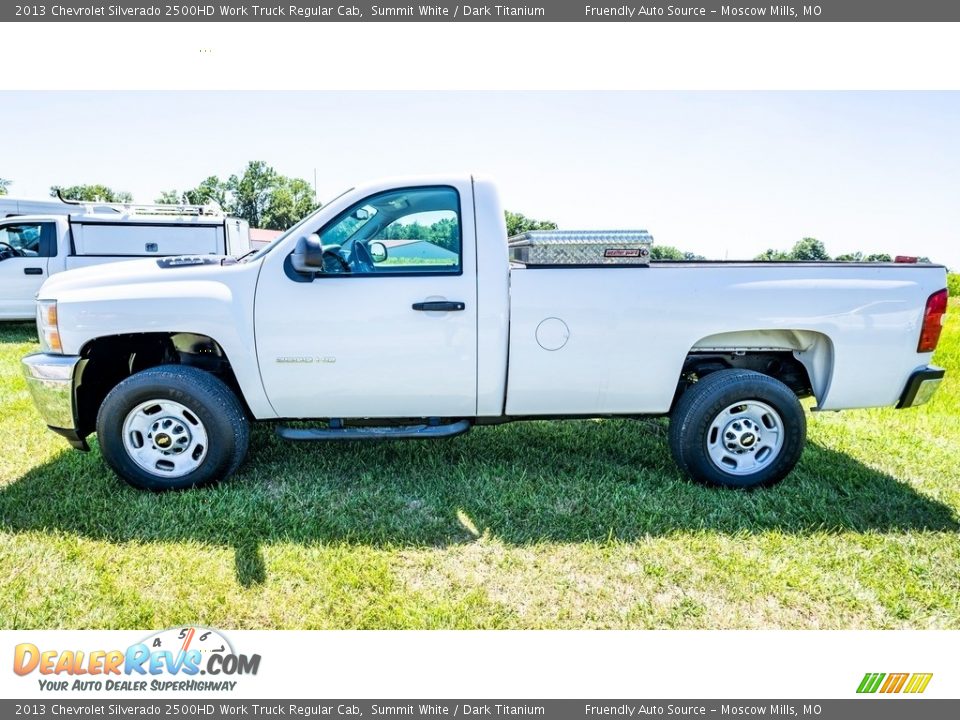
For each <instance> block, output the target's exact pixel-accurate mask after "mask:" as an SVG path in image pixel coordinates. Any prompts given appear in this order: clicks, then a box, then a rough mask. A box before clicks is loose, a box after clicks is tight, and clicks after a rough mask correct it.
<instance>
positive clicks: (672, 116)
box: [0, 91, 960, 269]
mask: <svg viewBox="0 0 960 720" xmlns="http://www.w3.org/2000/svg"><path fill="white" fill-rule="evenodd" d="M0 102H2V103H3V108H4V110H3V112H0V144H2V151H0V177H2V178H6V179H8V180H11V181H12V182H13V184H12V185H11V186H10V188H9V193H10V195H11V196H17V197H44V196H46V195H47V192H48V189H49V187H50V186H51V185H54V184H60V185H72V184H77V183H102V184H105V185H108V186H110V187H113V188H114V189H119V190H128V191H130V192H132V193H133V195H134V197H135V199H136V200H137V201H139V202H151V201H153V200H154V199H155V198H156V197H157V196H158V195H159V194H160V192H161V191H162V190H168V189H179V190H183V189H186V188H189V187H193V186H195V185H196V184H198V183H199V182H200V181H201V180H202V179H203V178H205V177H207V176H208V175H213V174H216V175H220V176H221V177H226V176H229V175H230V174H232V173H239V172H241V171H242V169H243V167H244V166H245V164H246V163H247V161H248V160H265V161H267V162H268V163H269V164H270V165H272V166H273V167H274V168H275V169H276V170H277V171H278V172H281V173H283V174H284V175H289V176H295V177H302V178H304V179H306V180H308V181H310V182H311V183H312V182H313V180H314V173H315V172H316V186H317V194H318V196H319V199H320V200H325V199H329V198H332V197H334V196H336V195H338V194H339V193H340V192H341V191H342V190H344V189H346V188H347V187H350V186H353V185H355V184H358V183H362V182H365V181H367V180H373V179H376V178H378V177H383V176H394V175H410V174H414V175H415V174H437V173H440V174H443V173H460V172H468V173H474V174H482V175H485V176H488V177H491V178H493V179H494V180H496V181H497V183H498V186H499V188H500V192H501V197H502V200H503V204H504V207H506V208H507V209H509V210H513V211H515V212H522V213H524V214H526V215H529V216H533V217H537V218H545V219H550V220H553V221H555V222H557V223H558V224H559V225H560V227H561V228H565V229H620V228H624V229H627V228H634V229H636V228H644V229H647V230H649V231H650V232H651V233H652V234H653V236H654V240H655V242H656V243H659V244H663V245H673V246H676V247H679V248H681V249H682V250H689V251H692V252H696V253H699V254H702V255H704V256H706V257H708V258H712V259H744V258H752V257H754V256H755V255H756V254H758V253H760V252H762V251H763V250H764V249H766V248H779V249H787V248H789V247H790V246H792V245H793V244H794V243H795V242H796V241H797V240H799V239H800V238H803V237H816V238H818V239H820V240H821V241H823V242H824V244H825V245H826V247H827V250H828V252H830V253H831V254H832V255H837V254H840V253H846V252H853V251H856V250H860V251H863V252H865V253H871V252H887V253H890V254H891V255H896V254H902V255H926V256H928V257H930V258H931V259H932V260H934V261H935V262H941V263H944V264H946V265H948V266H950V267H951V268H953V269H960V92H939V93H937V92H913V91H910V92H719V91H713V92H559V93H541V92H536V93H532V92H496V93H489V92H431V93H412V92H369V91H363V92H355V93H335V92H297V93H270V92H153V91H151V92H128V91H124V92H46V91H44V92H2V93H0Z"/></svg>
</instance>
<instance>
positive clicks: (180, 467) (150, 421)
mask: <svg viewBox="0 0 960 720" xmlns="http://www.w3.org/2000/svg"><path fill="white" fill-rule="evenodd" d="M97 436H98V438H99V440H100V450H101V452H102V453H103V458H104V460H106V462H107V464H108V465H109V466H110V467H111V468H112V469H113V471H114V472H116V473H117V475H119V476H120V477H122V478H123V479H124V480H126V481H127V482H128V483H130V484H131V485H133V486H134V487H137V488H143V489H146V490H178V489H182V488H189V487H198V486H200V485H205V484H207V483H211V482H215V481H217V480H220V479H222V478H225V477H227V476H228V475H230V474H231V473H233V472H234V471H235V470H236V469H237V468H238V467H239V466H240V463H241V462H243V458H244V456H245V455H246V452H247V446H248V444H249V438H250V426H249V422H248V421H247V417H246V415H245V414H244V412H243V408H242V407H241V405H240V402H239V401H238V400H237V397H236V395H234V393H233V391H231V390H230V388H228V387H227V386H226V385H225V384H224V383H223V382H222V381H221V380H219V379H218V378H216V377H214V376H213V375H211V374H210V373H207V372H204V371H202V370H198V369H196V368H192V367H184V366H180V365H161V366H159V367H155V368H150V369H148V370H144V371H142V372H139V373H136V374H135V375H132V376H130V377H128V378H127V379H126V380H124V381H123V382H121V383H120V384H118V385H117V386H116V387H115V388H113V390H111V391H110V392H109V393H108V394H107V397H106V399H104V401H103V404H102V405H101V406H100V412H99V413H98V415H97Z"/></svg>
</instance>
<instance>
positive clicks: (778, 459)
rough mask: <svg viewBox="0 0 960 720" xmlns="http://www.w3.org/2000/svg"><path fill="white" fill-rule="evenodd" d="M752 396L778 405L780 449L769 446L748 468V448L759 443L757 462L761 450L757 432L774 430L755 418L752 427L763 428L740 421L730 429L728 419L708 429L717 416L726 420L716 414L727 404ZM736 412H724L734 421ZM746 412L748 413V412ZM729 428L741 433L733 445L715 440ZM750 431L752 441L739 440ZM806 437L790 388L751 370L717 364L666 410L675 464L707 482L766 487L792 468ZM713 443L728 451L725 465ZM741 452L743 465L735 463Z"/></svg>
mask: <svg viewBox="0 0 960 720" xmlns="http://www.w3.org/2000/svg"><path fill="white" fill-rule="evenodd" d="M750 402H754V403H760V404H763V405H766V406H768V407H769V408H772V409H773V410H775V411H776V414H777V415H779V420H780V426H781V431H780V433H779V434H778V435H779V436H780V437H782V442H781V444H780V445H779V449H778V450H774V449H772V448H771V447H770V446H769V445H768V446H767V453H768V455H767V456H765V460H764V462H765V463H766V464H764V465H762V466H760V467H758V468H756V469H755V470H751V469H750V468H749V465H750V455H749V453H750V452H755V451H756V450H757V448H759V453H757V454H756V455H754V462H758V460H757V458H759V457H760V453H763V452H764V446H763V445H762V444H761V442H760V440H759V438H760V436H761V435H762V434H763V433H766V435H767V438H768V439H767V442H772V441H771V440H770V438H771V437H772V436H774V435H775V434H774V433H773V431H772V430H767V429H766V428H764V427H763V426H762V424H761V425H758V424H757V423H754V424H753V427H755V428H757V430H758V431H762V432H754V433H752V432H751V428H750V427H747V428H743V427H741V426H737V427H736V429H735V430H734V429H733V428H731V425H729V424H728V425H726V426H725V427H724V429H723V430H720V431H719V432H718V431H717V430H712V429H711V425H712V424H713V423H714V421H715V420H717V421H718V423H722V422H724V420H723V419H721V417H720V416H721V413H723V412H724V411H725V410H727V409H728V408H730V407H731V406H734V405H736V404H737V403H745V404H746V403H750ZM744 407H746V405H744ZM755 407H759V406H755ZM742 412H747V411H746V410H744V411H742ZM736 413H737V411H735V412H734V413H733V414H729V415H726V416H724V417H726V418H730V420H729V423H731V424H732V423H733V422H734V421H735V420H736V419H737V417H736ZM759 414H760V415H761V416H762V423H763V424H766V423H771V422H774V420H775V418H774V416H773V415H770V414H768V413H767V414H764V413H763V412H762V410H761V411H759ZM755 415H756V413H755V414H754V416H755ZM744 417H747V419H750V416H744ZM774 424H775V422H774ZM771 427H772V426H771ZM727 428H730V435H736V433H740V435H739V436H737V437H736V438H735V439H731V440H729V442H730V443H731V445H729V446H727V447H735V448H736V450H735V451H727V450H725V449H724V448H723V447H720V446H719V445H718V442H719V443H724V442H727V441H726V440H725V438H726V437H728V435H727V433H726V432H725V431H726V430H727ZM753 435H756V437H755V438H754V439H752V440H750V446H751V447H750V448H749V449H747V448H745V447H744V446H743V444H742V443H743V442H744V441H745V440H747V439H749V438H750V437H752V436H753ZM806 439H807V419H806V416H805V415H804V413H803V407H802V406H801V405H800V402H799V401H798V400H797V397H796V395H794V394H793V391H791V390H790V388H788V387H787V386H786V385H784V384H783V383H782V382H780V381H779V380H777V379H776V378H772V377H770V376H769V375H763V374H761V373H757V372H752V371H750V370H718V371H717V372H713V373H710V374H709V375H707V376H706V377H704V378H703V379H702V380H700V381H699V382H697V383H695V384H694V385H692V386H691V387H690V388H689V389H687V390H686V391H685V392H684V393H683V394H682V395H681V396H680V399H679V400H678V401H677V403H676V405H675V406H674V409H673V412H672V413H671V414H670V451H671V452H672V453H673V457H674V459H675V460H676V462H677V465H679V466H680V469H681V470H683V472H684V473H685V474H687V475H688V476H690V477H691V478H693V479H694V480H698V481H700V482H703V483H707V484H710V485H718V486H721V487H729V488H740V489H749V488H758V487H769V486H770V485H773V484H775V483H777V482H779V481H780V480H782V479H783V478H784V477H786V476H787V475H788V474H789V473H790V471H791V470H793V468H794V466H795V465H796V464H797V461H799V460H800V454H801V453H802V452H803V446H804V443H805V442H806ZM711 448H713V449H714V450H715V451H716V453H719V454H723V455H726V457H723V458H721V461H722V462H723V464H724V467H721V462H715V461H714V459H713V458H712V457H711ZM770 455H772V457H770ZM741 457H742V458H744V460H743V464H744V465H745V466H746V467H745V468H744V469H740V468H738V467H737V465H739V458H741ZM738 473H739V474H738Z"/></svg>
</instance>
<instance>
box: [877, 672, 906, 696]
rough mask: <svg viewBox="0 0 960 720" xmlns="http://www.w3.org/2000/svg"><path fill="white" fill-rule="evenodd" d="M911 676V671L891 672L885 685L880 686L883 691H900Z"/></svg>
mask: <svg viewBox="0 0 960 720" xmlns="http://www.w3.org/2000/svg"><path fill="white" fill-rule="evenodd" d="M908 677H910V673H890V674H889V675H887V681H886V682H885V683H884V684H883V687H882V688H880V692H882V693H898V692H900V690H901V689H902V688H903V684H904V683H905V682H907V678H908Z"/></svg>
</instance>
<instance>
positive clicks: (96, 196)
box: [50, 185, 133, 203]
mask: <svg viewBox="0 0 960 720" xmlns="http://www.w3.org/2000/svg"><path fill="white" fill-rule="evenodd" d="M58 191H59V193H60V195H62V196H63V198H64V199H66V200H81V201H83V202H117V203H128V202H133V195H131V194H130V193H128V192H126V191H125V190H113V189H112V188H109V187H107V186H106V185H69V186H64V185H53V186H51V187H50V196H51V197H56V196H57V192H58Z"/></svg>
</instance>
